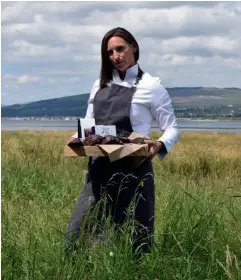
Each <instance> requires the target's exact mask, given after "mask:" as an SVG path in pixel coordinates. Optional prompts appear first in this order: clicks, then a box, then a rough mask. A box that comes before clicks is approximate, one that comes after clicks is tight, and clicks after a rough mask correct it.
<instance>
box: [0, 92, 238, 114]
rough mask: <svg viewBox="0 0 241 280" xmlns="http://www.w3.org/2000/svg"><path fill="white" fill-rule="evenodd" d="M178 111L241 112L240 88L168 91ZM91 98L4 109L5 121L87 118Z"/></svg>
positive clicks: (43, 101)
mask: <svg viewBox="0 0 241 280" xmlns="http://www.w3.org/2000/svg"><path fill="white" fill-rule="evenodd" d="M167 90H168V92H169V94H170V96H171V98H172V102H173V107H174V109H176V110H177V111H179V110H180V108H186V109H188V110H190V108H197V107H201V106H204V107H205V108H211V107H212V108H217V107H218V106H221V107H222V106H228V105H233V107H236V108H241V89H239V88H222V89H219V88H202V87H195V88H194V87H193V88H190V87H189V88H188V87H187V88H167ZM88 98H89V94H79V95H74V96H66V97H62V98H54V99H48V100H40V101H37V102H32V103H28V104H15V105H11V106H4V107H2V117H41V116H49V117H50V116H52V117H61V116H84V115H85V112H86V108H87V101H88Z"/></svg>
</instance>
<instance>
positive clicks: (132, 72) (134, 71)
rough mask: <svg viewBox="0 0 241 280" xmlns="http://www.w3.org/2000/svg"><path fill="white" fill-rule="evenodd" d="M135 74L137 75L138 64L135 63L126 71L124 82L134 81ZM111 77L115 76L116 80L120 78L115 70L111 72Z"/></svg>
mask: <svg viewBox="0 0 241 280" xmlns="http://www.w3.org/2000/svg"><path fill="white" fill-rule="evenodd" d="M137 74H138V64H137V63H136V64H135V65H134V66H132V67H130V68H128V69H127V70H126V75H125V79H124V80H126V79H135V78H136V76H137ZM113 75H114V76H117V77H118V78H119V77H120V75H119V73H118V71H117V70H116V69H114V70H113Z"/></svg>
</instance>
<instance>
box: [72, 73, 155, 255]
mask: <svg viewBox="0 0 241 280" xmlns="http://www.w3.org/2000/svg"><path fill="white" fill-rule="evenodd" d="M142 74H143V72H142V70H141V69H140V68H139V71H138V75H137V79H136V83H135V85H136V84H137V83H138V81H139V80H140V79H141V77H142ZM135 90H136V89H135V86H133V87H131V88H128V87H123V86H120V85H116V84H112V85H111V86H110V87H105V88H103V89H101V88H100V89H99V90H98V91H97V93H96V95H95V98H94V117H95V122H96V124H97V125H98V124H104V125H116V128H117V134H119V135H122V136H129V135H130V133H131V132H132V131H133V130H132V126H131V122H130V109H131V101H132V97H133V94H134V92H135ZM134 162H135V159H134V157H125V158H123V159H120V160H117V161H114V162H110V160H109V158H107V157H98V158H97V159H95V160H94V162H91V160H90V162H89V180H91V183H92V191H93V194H94V197H95V201H96V203H97V202H99V201H100V200H101V198H102V197H103V195H105V198H107V203H106V209H101V211H104V213H106V215H111V216H112V218H113V221H114V223H115V224H116V225H120V226H121V225H122V224H123V223H124V222H125V221H126V218H127V217H126V212H127V210H128V207H129V206H130V203H134V204H135V210H134V217H135V220H136V221H137V223H138V225H137V226H136V230H135V233H134V247H133V249H134V250H135V249H136V248H138V247H140V246H141V245H142V251H144V252H149V250H150V248H151V247H152V243H153V234H154V199H155V196H154V178H153V168H152V162H151V160H146V161H144V162H143V163H142V164H141V165H139V166H138V167H135V165H134ZM124 178H126V180H123V179H124ZM123 181H125V183H123ZM140 185H141V188H140V187H138V186H140ZM83 212H84V211H83V203H81V204H80V203H78V202H77V207H76V209H75V211H74V213H73V215H72V217H71V220H70V223H69V227H68V232H67V233H68V234H69V233H70V232H72V234H73V233H74V235H75V238H74V239H75V240H76V239H77V238H78V235H79V232H80V224H81V220H82V219H83ZM99 214H100V216H102V213H99ZM70 225H72V226H70Z"/></svg>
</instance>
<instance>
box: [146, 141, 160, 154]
mask: <svg viewBox="0 0 241 280" xmlns="http://www.w3.org/2000/svg"><path fill="white" fill-rule="evenodd" d="M145 144H148V150H149V154H148V158H150V159H153V158H154V156H155V155H156V154H157V153H158V152H159V151H160V150H161V148H162V143H161V142H157V141H152V140H145Z"/></svg>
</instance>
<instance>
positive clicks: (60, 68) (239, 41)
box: [2, 1, 241, 103]
mask: <svg viewBox="0 0 241 280" xmlns="http://www.w3.org/2000/svg"><path fill="white" fill-rule="evenodd" d="M116 26H122V27H124V28H126V29H128V30H129V31H130V32H132V33H133V35H134V36H135V37H136V39H137V40H138V43H139V45H140V50H141V53H140V65H141V67H142V69H143V70H144V71H148V72H150V73H151V74H153V75H159V76H160V78H161V80H162V81H163V83H164V84H165V85H166V86H173V85H175V86H188V85H190V86H192V85H194V84H195V85H200V86H213V85H220V86H227V87H228V86H231V85H236V86H239V87H241V80H240V69H241V30H240V26H241V2H238V1H237V2H200V1H199V2H179V1H176V2H169V1H165V2H162V1H159V2H155V1H154V2H147V1H144V2H142V1H139V2H138V1H137V2H129V1H128V2H116V1H113V2H108V1H106V2H87V1H85V2H80V1H78V2H65V1H64V2H53V1H50V2H28V1H25V2H21V1H19V2H3V3H2V73H3V74H2V75H3V77H4V79H3V80H2V90H3V92H4V91H5V92H7V91H6V88H11V90H12V92H11V95H6V96H4V102H5V103H11V102H25V101H26V102H29V101H30V100H38V99H42V97H43V96H46V97H49V98H50V97H58V96H65V95H70V94H78V93H85V92H89V90H90V89H91V87H92V84H93V82H94V81H95V79H96V78H98V76H99V71H100V44H101V40H102V37H103V36H104V34H105V33H106V32H107V31H108V30H109V29H111V28H113V27H116ZM29 96H31V99H30V97H29ZM11 98H12V99H11Z"/></svg>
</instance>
